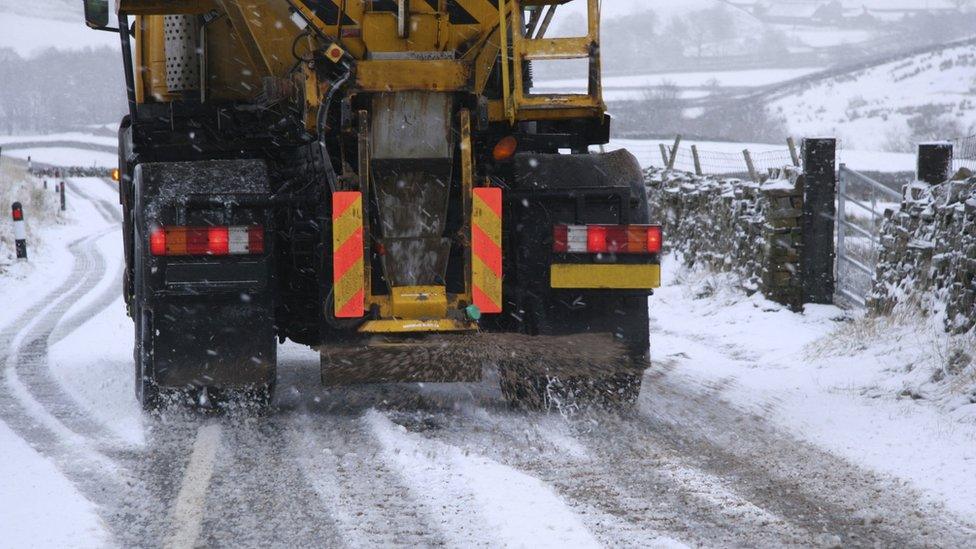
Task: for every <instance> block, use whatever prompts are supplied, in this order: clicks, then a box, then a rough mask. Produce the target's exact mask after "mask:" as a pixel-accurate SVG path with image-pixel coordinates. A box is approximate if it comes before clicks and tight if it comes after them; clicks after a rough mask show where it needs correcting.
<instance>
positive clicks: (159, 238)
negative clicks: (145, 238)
mask: <svg viewBox="0 0 976 549" xmlns="http://www.w3.org/2000/svg"><path fill="white" fill-rule="evenodd" d="M149 251H150V252H152V254H153V255H166V229H164V228H162V227H155V228H154V229H153V230H152V234H150V235H149Z"/></svg>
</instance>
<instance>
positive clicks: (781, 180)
mask: <svg viewBox="0 0 976 549" xmlns="http://www.w3.org/2000/svg"><path fill="white" fill-rule="evenodd" d="M645 183H646V184H647V187H648V196H649V199H650V201H651V212H652V216H654V217H655V218H656V219H659V220H661V223H662V224H663V226H664V241H665V245H666V246H667V248H668V250H674V251H680V252H681V257H682V258H683V260H684V261H685V263H686V264H688V265H689V266H694V265H703V266H705V267H707V268H710V269H715V270H720V271H729V272H736V273H738V274H739V275H740V276H741V279H742V283H743V287H744V288H745V289H746V290H748V291H753V292H754V291H761V292H762V293H763V295H765V296H766V297H768V298H769V299H772V300H774V301H776V302H779V303H782V304H784V305H788V306H790V307H792V308H794V309H800V308H801V307H802V299H803V294H802V282H801V277H800V252H801V248H802V234H801V218H802V212H803V184H802V176H801V175H800V174H799V173H798V172H797V171H796V170H790V169H784V170H774V171H772V172H771V173H770V177H769V179H767V180H766V181H765V182H763V183H755V182H751V181H743V180H741V179H714V178H710V177H701V176H696V175H693V174H690V173H686V172H678V171H662V170H658V169H653V168H652V169H650V170H648V171H647V172H645Z"/></svg>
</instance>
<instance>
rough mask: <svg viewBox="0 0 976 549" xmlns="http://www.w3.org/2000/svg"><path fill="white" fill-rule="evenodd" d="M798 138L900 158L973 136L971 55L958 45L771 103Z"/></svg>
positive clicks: (975, 93) (975, 57)
mask: <svg viewBox="0 0 976 549" xmlns="http://www.w3.org/2000/svg"><path fill="white" fill-rule="evenodd" d="M770 110H771V112H772V113H773V114H775V115H777V116H780V117H782V118H783V119H784V120H785V121H786V123H787V125H788V127H789V129H790V131H791V132H792V133H794V134H797V135H814V134H826V135H836V136H838V137H839V138H841V139H842V140H843V141H845V142H846V144H847V145H848V146H851V147H856V148H863V149H871V150H901V149H904V148H905V147H910V146H911V143H912V141H917V140H931V139H939V138H942V139H945V138H952V137H958V136H960V135H962V134H967V135H968V134H969V133H972V132H973V131H974V130H976V48H974V46H973V45H963V46H956V47H951V48H947V49H944V50H940V51H937V52H933V53H926V54H922V55H916V56H912V57H908V58H906V59H902V60H898V61H893V62H890V63H887V64H884V65H879V66H875V67H872V68H867V69H864V70H860V71H856V72H852V73H847V74H843V75H840V76H835V77H831V78H827V79H824V80H821V81H818V82H814V83H812V84H807V85H804V86H803V87H800V88H793V89H789V90H786V91H784V92H781V93H779V94H778V95H777V96H776V97H774V98H773V99H772V100H771V101H770Z"/></svg>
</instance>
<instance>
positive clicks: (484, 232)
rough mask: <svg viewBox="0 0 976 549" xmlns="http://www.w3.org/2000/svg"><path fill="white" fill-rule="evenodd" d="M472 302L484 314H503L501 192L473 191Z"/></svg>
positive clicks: (490, 189)
mask: <svg viewBox="0 0 976 549" xmlns="http://www.w3.org/2000/svg"><path fill="white" fill-rule="evenodd" d="M473 194H474V197H473V200H472V202H471V299H472V301H474V304H475V306H477V307H478V308H479V309H481V312H483V313H500V312H502V190H501V189H499V188H497V187H477V188H475V189H473Z"/></svg>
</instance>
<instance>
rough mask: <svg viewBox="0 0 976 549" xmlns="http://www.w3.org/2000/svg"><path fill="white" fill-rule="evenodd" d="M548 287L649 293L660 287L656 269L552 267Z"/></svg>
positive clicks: (579, 266) (634, 266) (564, 265)
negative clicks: (646, 291)
mask: <svg viewBox="0 0 976 549" xmlns="http://www.w3.org/2000/svg"><path fill="white" fill-rule="evenodd" d="M549 276H550V286H551V287H553V288H560V289H562V288H564V289H593V290H650V289H653V288H660V287H661V266H660V265H604V264H585V265H580V264H572V265H566V264H556V265H552V266H550V269H549Z"/></svg>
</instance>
